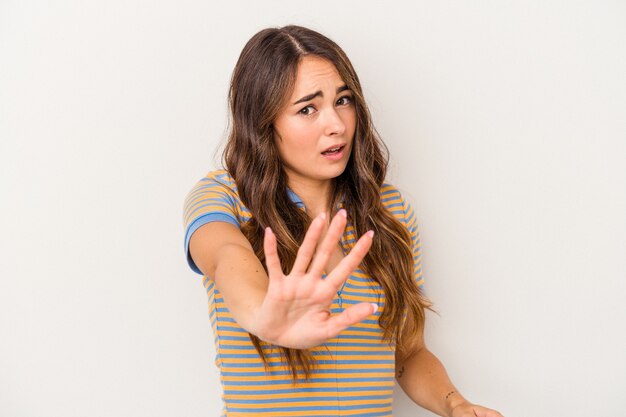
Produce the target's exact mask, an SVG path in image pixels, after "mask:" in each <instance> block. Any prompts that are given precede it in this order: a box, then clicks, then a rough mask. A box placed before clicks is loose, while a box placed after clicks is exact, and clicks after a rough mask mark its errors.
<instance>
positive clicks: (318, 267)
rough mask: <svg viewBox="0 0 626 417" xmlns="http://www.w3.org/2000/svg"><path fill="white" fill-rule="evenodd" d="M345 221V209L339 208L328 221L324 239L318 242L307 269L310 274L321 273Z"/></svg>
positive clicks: (344, 225) (341, 232) (337, 240)
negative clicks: (331, 219)
mask: <svg viewBox="0 0 626 417" xmlns="http://www.w3.org/2000/svg"><path fill="white" fill-rule="evenodd" d="M347 222H348V220H347V214H346V211H345V210H344V209H341V210H339V212H338V213H337V214H336V215H335V217H334V218H333V221H332V222H330V226H328V231H327V232H326V236H324V240H322V243H320V245H319V247H318V248H317V252H316V253H315V258H313V263H311V268H310V269H309V272H310V273H311V274H314V275H322V272H323V271H324V268H326V264H327V263H328V260H329V259H330V256H331V255H332V254H333V251H334V250H335V248H336V247H337V243H338V242H339V239H340V238H341V235H342V234H343V231H344V229H345V228H346V223H347Z"/></svg>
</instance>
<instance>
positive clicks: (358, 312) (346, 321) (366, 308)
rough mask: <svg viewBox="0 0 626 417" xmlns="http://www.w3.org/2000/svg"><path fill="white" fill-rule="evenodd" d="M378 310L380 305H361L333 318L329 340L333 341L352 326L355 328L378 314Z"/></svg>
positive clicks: (329, 322)
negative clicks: (332, 339)
mask: <svg viewBox="0 0 626 417" xmlns="http://www.w3.org/2000/svg"><path fill="white" fill-rule="evenodd" d="M376 310H378V305H377V304H374V303H359V304H356V305H353V306H351V307H348V308H347V309H345V310H344V311H343V312H341V313H340V314H336V315H334V316H331V317H330V318H329V319H328V321H327V325H328V335H327V336H328V337H327V339H331V338H333V337H336V336H337V335H338V334H339V333H340V332H342V331H343V330H345V329H347V328H348V327H350V326H353V325H355V324H357V323H359V322H361V321H363V320H365V319H366V318H368V317H369V316H371V315H372V314H374V313H376Z"/></svg>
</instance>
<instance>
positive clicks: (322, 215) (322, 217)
mask: <svg viewBox="0 0 626 417" xmlns="http://www.w3.org/2000/svg"><path fill="white" fill-rule="evenodd" d="M317 217H319V218H320V219H322V220H326V212H324V211H323V212H321V213H320V215H319V216H317Z"/></svg>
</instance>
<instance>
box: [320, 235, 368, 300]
mask: <svg viewBox="0 0 626 417" xmlns="http://www.w3.org/2000/svg"><path fill="white" fill-rule="evenodd" d="M373 238H374V231H373V230H370V231H369V232H367V233H365V234H364V235H363V236H361V238H360V239H359V240H358V242H356V244H355V245H354V247H353V248H352V250H351V251H350V253H349V254H348V255H347V256H346V257H345V258H343V259H342V260H341V262H339V264H338V265H337V266H336V267H335V269H333V270H332V271H331V272H330V273H329V274H328V276H327V277H326V282H328V283H329V284H331V285H334V286H335V287H336V288H339V287H341V285H342V284H343V282H344V281H345V280H346V279H347V278H348V276H349V275H350V274H351V273H352V271H354V270H355V269H356V268H357V267H358V266H359V265H360V264H361V261H363V258H364V257H365V255H367V251H369V249H370V248H371V247H372V240H373Z"/></svg>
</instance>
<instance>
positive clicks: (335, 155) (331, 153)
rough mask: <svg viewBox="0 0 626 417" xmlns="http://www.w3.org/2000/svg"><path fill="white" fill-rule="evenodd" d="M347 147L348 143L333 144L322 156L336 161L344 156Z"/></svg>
mask: <svg viewBox="0 0 626 417" xmlns="http://www.w3.org/2000/svg"><path fill="white" fill-rule="evenodd" d="M345 148H346V145H337V146H333V147H332V148H328V149H326V150H325V151H324V152H322V156H323V157H324V158H327V159H330V160H332V161H336V160H338V159H341V158H342V157H343V154H344V150H345Z"/></svg>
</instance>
